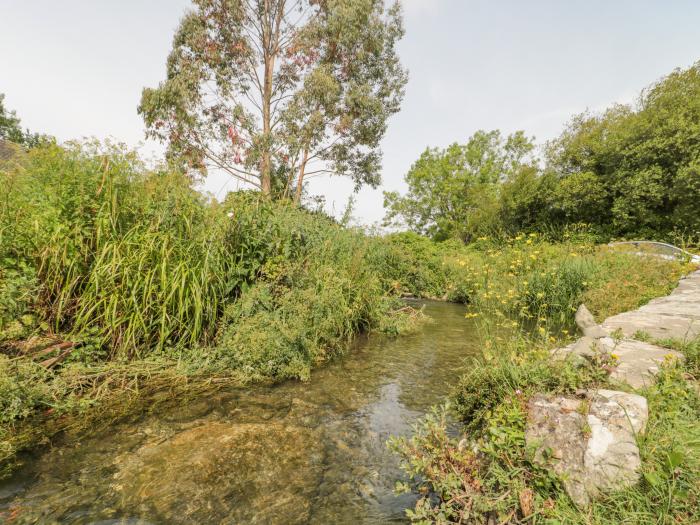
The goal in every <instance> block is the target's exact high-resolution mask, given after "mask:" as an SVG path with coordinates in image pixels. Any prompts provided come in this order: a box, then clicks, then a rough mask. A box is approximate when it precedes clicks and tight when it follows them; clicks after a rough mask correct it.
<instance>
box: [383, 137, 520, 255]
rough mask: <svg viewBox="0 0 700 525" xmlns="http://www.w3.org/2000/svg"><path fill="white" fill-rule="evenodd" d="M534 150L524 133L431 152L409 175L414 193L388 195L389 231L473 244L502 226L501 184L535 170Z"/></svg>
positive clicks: (487, 138) (473, 140) (470, 141)
mask: <svg viewBox="0 0 700 525" xmlns="http://www.w3.org/2000/svg"><path fill="white" fill-rule="evenodd" d="M533 148H534V146H533V142H532V140H531V139H529V138H527V137H526V136H525V134H524V133H523V132H522V131H518V132H516V133H514V134H512V135H510V136H508V137H507V138H505V139H504V138H503V137H502V136H501V134H500V132H499V131H490V132H486V131H477V132H476V133H474V135H472V136H471V137H470V138H469V140H468V141H467V143H466V144H464V145H460V144H457V143H455V144H452V145H450V146H448V147H447V148H446V149H444V150H440V149H437V148H428V149H426V150H425V151H424V152H423V154H422V155H421V156H420V158H419V159H418V161H417V162H416V163H415V164H413V166H412V167H411V169H410V170H409V172H408V174H407V175H406V182H407V183H408V193H407V194H406V195H405V196H401V195H399V194H398V193H397V192H385V193H384V206H385V207H386V208H388V213H387V217H386V220H385V223H386V225H394V226H395V225H400V224H403V225H405V226H408V227H409V228H410V229H411V230H413V231H416V232H418V233H421V234H425V235H429V236H431V237H433V238H434V239H437V240H440V239H446V238H450V237H456V238H460V239H462V240H464V241H467V240H469V239H470V238H471V237H472V236H474V235H475V234H477V233H479V232H480V231H483V230H486V229H488V228H489V227H490V226H492V225H493V223H494V221H495V220H496V214H497V211H498V197H499V189H500V185H501V183H502V182H504V181H507V180H510V179H511V178H513V177H514V176H515V175H516V174H517V173H518V172H520V171H521V170H524V169H526V168H530V169H532V159H531V156H530V154H531V152H532V150H533Z"/></svg>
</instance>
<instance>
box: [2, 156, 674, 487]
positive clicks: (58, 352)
mask: <svg viewBox="0 0 700 525" xmlns="http://www.w3.org/2000/svg"><path fill="white" fill-rule="evenodd" d="M0 174H1V175H2V177H3V181H4V184H3V185H1V186H0V195H1V196H2V198H1V199H0V408H1V409H2V412H1V413H2V418H1V419H0V465H3V467H0V468H3V472H4V473H5V474H7V473H8V472H9V471H10V470H11V468H13V467H14V460H15V458H16V457H17V456H16V455H17V453H18V452H20V451H21V450H24V449H30V448H32V447H34V446H36V445H37V444H47V443H50V442H51V439H52V437H53V436H54V435H56V434H58V433H60V432H61V431H63V430H65V429H80V428H85V429H90V428H92V427H94V426H95V425H96V424H98V423H99V424H107V423H108V422H110V421H114V420H115V419H118V418H121V417H125V416H128V415H129V414H133V413H138V412H139V411H142V410H149V409H150V410H154V409H155V407H157V406H158V401H159V400H160V399H161V398H164V399H168V398H171V399H179V398H180V397H183V396H185V397H186V396H190V397H194V396H196V395H202V394H203V393H205V392H210V391H213V390H216V389H217V388H220V387H221V386H222V385H251V384H255V383H266V382H280V381H284V380H290V379H291V380H301V381H306V380H308V379H309V378H310V375H311V373H312V370H313V369H315V368H317V367H318V366H320V365H322V364H323V363H325V362H328V361H330V360H332V359H334V358H336V357H337V356H339V355H342V354H343V353H344V352H345V351H346V349H347V348H348V345H349V344H350V343H351V342H352V340H353V339H354V338H355V337H356V336H357V335H358V334H361V333H369V332H372V333H381V334H386V335H389V336H395V335H398V334H400V333H405V332H407V331H410V330H411V327H412V326H413V325H415V323H416V321H417V320H418V319H419V318H420V315H419V314H418V313H417V312H416V311H415V310H413V309H411V308H406V306H405V304H403V303H402V302H401V301H400V300H399V298H400V297H401V296H403V295H405V294H412V295H415V296H417V297H435V298H440V299H443V300H448V301H454V302H461V303H465V304H469V305H471V307H472V312H471V314H470V315H478V314H477V311H478V312H480V315H484V316H486V317H488V318H489V319H492V320H494V322H497V323H498V324H499V325H500V326H499V330H507V329H512V328H514V326H519V327H526V326H527V327H532V326H533V325H534V326H535V327H536V328H537V333H538V334H539V336H540V338H541V339H542V340H543V341H549V340H550V339H551V338H554V337H556V336H557V334H560V333H561V334H564V332H565V331H566V330H570V325H571V322H572V319H573V310H574V309H575V307H576V305H577V304H578V303H579V302H580V301H582V300H584V301H585V302H586V303H588V304H590V305H591V308H592V309H593V310H594V313H596V314H597V315H608V313H615V312H616V311H622V309H621V307H622V306H626V307H627V306H636V305H637V302H638V301H639V300H640V298H644V297H651V296H654V295H659V294H660V293H663V292H664V291H665V288H667V287H668V286H670V284H671V283H672V282H673V281H675V279H676V278H677V276H678V275H680V274H681V273H682V271H683V265H682V264H680V263H673V262H668V261H654V262H649V261H646V262H644V264H642V263H641V262H640V260H639V258H638V257H635V256H634V255H630V254H624V253H619V252H617V251H615V250H612V249H609V248H607V247H600V246H596V245H595V244H594V243H593V241H592V239H591V238H590V237H589V236H588V235H587V233H586V230H585V228H584V229H573V230H571V231H565V232H561V235H560V237H561V238H559V239H557V240H556V241H557V242H553V241H552V240H550V239H547V238H545V237H543V236H541V235H537V234H528V235H518V236H516V237H514V238H491V239H488V238H482V239H479V240H477V241H476V242H474V243H472V244H470V245H468V246H465V245H464V244H462V243H460V242H455V241H448V242H445V243H435V242H432V241H430V240H428V239H426V238H424V237H420V236H418V235H415V234H394V235H389V236H383V237H382V236H373V235H368V234H366V233H364V232H362V231H359V230H356V229H353V228H348V227H347V226H346V225H344V224H343V223H342V222H338V221H335V220H333V219H331V218H329V217H328V216H326V215H324V214H322V213H320V212H314V211H309V210H304V209H301V208H298V207H296V206H293V205H292V204H290V203H288V202H284V201H280V202H274V201H271V200H269V199H267V198H264V197H261V196H260V195H258V194H256V193H252V192H237V193H232V194H230V195H229V196H228V197H227V199H226V200H225V201H224V202H223V203H218V202H216V201H213V200H210V199H207V198H206V197H204V196H202V195H201V194H199V193H198V192H196V191H195V190H194V189H193V188H192V181H190V180H189V179H187V178H186V177H184V176H183V175H182V174H179V173H177V172H172V171H168V170H161V171H159V170H155V171H154V170H149V169H146V167H145V166H144V164H143V162H141V161H140V159H139V158H138V157H137V156H136V155H134V154H133V153H131V152H128V151H124V150H121V149H119V148H113V147H106V146H102V145H99V144H83V145H74V146H70V147H66V148H63V147H59V146H56V145H53V144H48V145H45V146H41V147H37V148H34V149H32V150H31V151H30V152H29V153H28V154H26V155H24V154H23V155H22V156H21V157H19V158H16V159H11V160H10V161H8V163H6V164H4V165H2V166H0ZM630 275H635V278H634V279H630V278H629V276H630ZM513 323H514V325H513ZM76 435H80V434H79V433H76Z"/></svg>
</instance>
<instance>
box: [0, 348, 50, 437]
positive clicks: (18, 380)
mask: <svg viewBox="0 0 700 525" xmlns="http://www.w3.org/2000/svg"><path fill="white" fill-rule="evenodd" d="M46 378H47V372H46V370H45V369H44V367H42V366H40V365H38V364H36V363H32V362H26V361H23V360H11V359H10V358H8V357H7V356H5V355H2V354H0V426H2V425H4V424H7V423H12V422H13V421H14V420H16V419H20V418H24V417H27V416H29V415H31V414H32V413H33V412H34V410H35V409H36V408H39V407H44V408H48V406H50V404H51V398H50V394H49V388H48V386H47V384H46Z"/></svg>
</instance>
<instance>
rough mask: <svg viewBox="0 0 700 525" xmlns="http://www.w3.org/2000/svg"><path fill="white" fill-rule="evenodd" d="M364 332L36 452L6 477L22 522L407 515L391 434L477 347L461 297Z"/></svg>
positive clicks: (357, 519)
mask: <svg viewBox="0 0 700 525" xmlns="http://www.w3.org/2000/svg"><path fill="white" fill-rule="evenodd" d="M419 304H424V312H425V313H426V314H427V315H428V316H429V317H431V318H432V320H433V321H432V322H427V323H424V324H423V325H421V327H420V328H419V329H418V330H417V331H416V332H415V333H412V334H409V335H406V336H402V337H398V338H386V337H380V336H369V337H363V338H359V339H358V341H356V343H355V344H354V345H353V348H351V349H350V350H349V351H348V352H347V354H346V355H345V356H343V357H342V358H339V359H337V360H335V361H333V362H331V363H330V364H328V365H326V366H324V367H322V368H319V369H317V370H315V371H314V372H313V374H312V377H311V380H310V381H308V382H306V383H301V382H298V381H288V382H285V383H282V384H279V385H276V386H266V387H253V388H247V389H226V390H224V391H220V392H217V393H216V394H215V395H211V396H208V397H206V398H203V399H199V400H197V401H194V402H190V403H187V404H183V405H182V406H177V405H176V406H172V407H170V408H168V409H164V410H163V411H161V412H159V413H156V414H149V415H147V416H144V417H143V418H142V419H141V420H138V421H137V422H133V421H131V422H129V423H124V424H118V425H115V426H113V427H110V428H109V429H108V430H106V431H102V432H99V433H97V434H95V435H91V436H90V437H89V438H86V439H84V440H82V441H80V442H71V443H63V444H60V445H59V446H56V447H55V448H53V449H52V450H51V452H50V453H43V454H37V455H36V456H35V457H33V458H31V459H30V460H29V461H28V462H27V464H26V465H25V467H23V469H22V470H20V471H18V472H17V473H16V474H15V475H14V476H13V477H12V478H10V479H9V480H6V481H4V482H2V483H0V516H2V515H3V513H5V515H6V516H11V517H12V521H11V523H41V524H45V523H48V524H51V523H61V524H100V525H106V524H114V525H116V524H129V525H136V524H139V525H140V524H143V525H146V524H153V525H156V524H158V525H160V524H163V525H165V524H180V523H188V524H189V523H194V524H210V523H212V524H238V523H241V524H248V523H259V524H296V523H312V524H341V523H348V524H360V523H366V524H375V523H376V524H378V523H404V522H405V521H406V519H405V516H404V509H405V508H407V507H410V506H412V505H413V503H414V501H415V496H413V495H410V494H409V495H402V496H397V495H396V494H395V493H394V484H395V482H396V480H397V479H400V478H402V475H401V471H400V470H399V468H398V460H397V458H396V457H395V456H394V455H393V454H392V453H391V452H390V451H388V450H387V447H386V440H387V439H388V438H389V436H391V435H407V434H410V432H411V428H412V425H413V423H414V422H415V421H416V419H418V418H419V417H421V416H422V415H424V414H425V413H426V412H427V411H428V410H429V409H430V407H431V406H432V405H435V404H437V403H440V402H442V401H443V400H444V398H445V396H446V395H447V394H448V392H449V390H450V388H451V385H454V383H455V381H456V380H457V378H458V376H459V375H460V370H459V368H460V367H461V366H462V365H463V362H464V359H465V358H466V357H468V356H470V355H474V353H475V352H476V351H477V349H478V348H477V347H478V340H479V338H478V337H477V334H476V331H475V327H474V324H473V322H471V321H469V320H467V319H465V318H464V311H465V309H464V307H463V306H460V305H454V304H447V303H438V302H426V303H419Z"/></svg>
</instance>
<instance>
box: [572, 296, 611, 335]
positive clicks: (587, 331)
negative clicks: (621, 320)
mask: <svg viewBox="0 0 700 525" xmlns="http://www.w3.org/2000/svg"><path fill="white" fill-rule="evenodd" d="M575 319H576V325H577V326H578V327H579V328H580V329H581V332H583V335H584V337H592V338H593V339H600V338H601V337H607V336H608V335H610V334H608V333H607V332H606V331H605V330H603V328H602V327H601V326H600V325H599V324H598V323H596V322H595V318H594V317H593V314H592V313H591V312H590V311H589V310H588V308H586V305H585V304H582V305H581V306H579V307H578V310H576V316H575Z"/></svg>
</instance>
